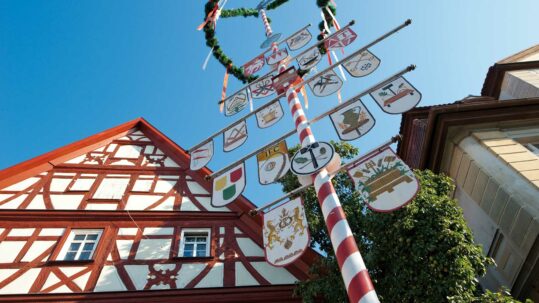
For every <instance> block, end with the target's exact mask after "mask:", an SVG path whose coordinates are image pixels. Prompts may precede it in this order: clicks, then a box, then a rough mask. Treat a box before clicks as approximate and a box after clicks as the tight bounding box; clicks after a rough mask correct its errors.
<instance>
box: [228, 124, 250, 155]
mask: <svg viewBox="0 0 539 303" xmlns="http://www.w3.org/2000/svg"><path fill="white" fill-rule="evenodd" d="M246 140H247V123H245V120H242V121H240V122H239V123H237V124H235V125H233V126H232V127H230V128H229V129H227V130H225V131H224V133H223V150H224V151H226V152H229V151H231V150H234V149H236V148H238V147H239V146H241V145H242V144H243V143H244V142H245V141H246Z"/></svg>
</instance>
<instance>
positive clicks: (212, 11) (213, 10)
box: [197, 3, 219, 30]
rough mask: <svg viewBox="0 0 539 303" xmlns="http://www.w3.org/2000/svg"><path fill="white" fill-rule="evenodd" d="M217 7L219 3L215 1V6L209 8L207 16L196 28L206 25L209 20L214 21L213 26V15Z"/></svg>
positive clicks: (200, 28) (199, 28)
mask: <svg viewBox="0 0 539 303" xmlns="http://www.w3.org/2000/svg"><path fill="white" fill-rule="evenodd" d="M218 9H219V4H218V3H215V6H214V7H213V9H212V10H211V12H209V13H208V16H207V17H206V20H205V21H204V22H202V24H200V25H199V26H198V27H197V30H202V29H203V28H204V26H206V24H208V22H210V21H211V22H213V23H214V25H213V26H214V27H215V16H216V14H215V13H216V12H217V10H218Z"/></svg>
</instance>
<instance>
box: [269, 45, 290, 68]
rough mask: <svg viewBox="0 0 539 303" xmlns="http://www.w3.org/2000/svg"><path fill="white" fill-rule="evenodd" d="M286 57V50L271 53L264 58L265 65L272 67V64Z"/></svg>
mask: <svg viewBox="0 0 539 303" xmlns="http://www.w3.org/2000/svg"><path fill="white" fill-rule="evenodd" d="M287 57H288V51H287V50H286V48H282V49H280V50H278V51H276V52H274V53H272V54H271V55H269V56H268V57H267V58H266V63H268V65H273V64H276V63H279V62H281V61H283V60H284V59H286V58H287Z"/></svg>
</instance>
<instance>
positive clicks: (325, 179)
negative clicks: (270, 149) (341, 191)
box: [279, 64, 380, 303]
mask: <svg viewBox="0 0 539 303" xmlns="http://www.w3.org/2000/svg"><path fill="white" fill-rule="evenodd" d="M285 70H286V64H282V65H280V66H279V73H282V72H283V71H285ZM286 99H287V100H288V106H289V107H290V112H291V113H292V117H293V119H294V123H295V125H296V130H297V134H298V135H299V140H300V142H301V147H307V145H309V144H312V143H314V142H316V139H315V138H314V135H313V133H312V131H311V128H310V126H309V123H308V120H307V117H306V116H305V112H304V111H303V107H302V106H301V103H300V101H299V98H298V95H297V93H296V91H295V90H294V89H293V88H292V87H288V89H287V91H286ZM312 178H313V182H314V188H315V190H316V196H317V197H318V203H320V208H321V209H322V214H323V216H324V220H325V222H326V226H327V229H328V232H329V235H330V239H331V243H332V245H333V251H334V252H335V256H336V257H337V262H338V263H339V269H340V271H341V275H342V277H343V280H344V285H345V287H346V292H347V293H348V299H349V301H350V302H353V303H357V302H360V303H376V302H380V301H379V300H378V296H377V295H376V291H375V290H374V286H373V285H372V282H371V278H370V277H369V272H368V271H367V267H365V263H364V262H363V258H362V257H361V254H360V252H359V249H358V248H357V244H356V240H355V239H354V235H353V234H352V230H351V229H350V226H349V225H348V221H347V220H346V216H345V214H344V211H343V209H342V206H341V202H340V201H339V197H338V196H337V194H336V192H335V188H333V184H332V183H331V176H330V175H329V173H328V171H327V169H325V168H324V169H322V170H321V171H319V172H318V173H317V174H316V175H313V176H312Z"/></svg>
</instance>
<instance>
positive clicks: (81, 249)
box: [58, 229, 102, 261]
mask: <svg viewBox="0 0 539 303" xmlns="http://www.w3.org/2000/svg"><path fill="white" fill-rule="evenodd" d="M101 232H102V230H100V229H74V230H72V231H71V233H70V234H69V236H68V238H67V240H66V242H65V244H64V247H63V248H62V251H61V252H60V254H59V258H58V259H59V260H64V261H80V260H92V258H93V254H94V251H95V249H96V247H97V244H98V242H99V238H100V237H101Z"/></svg>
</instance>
